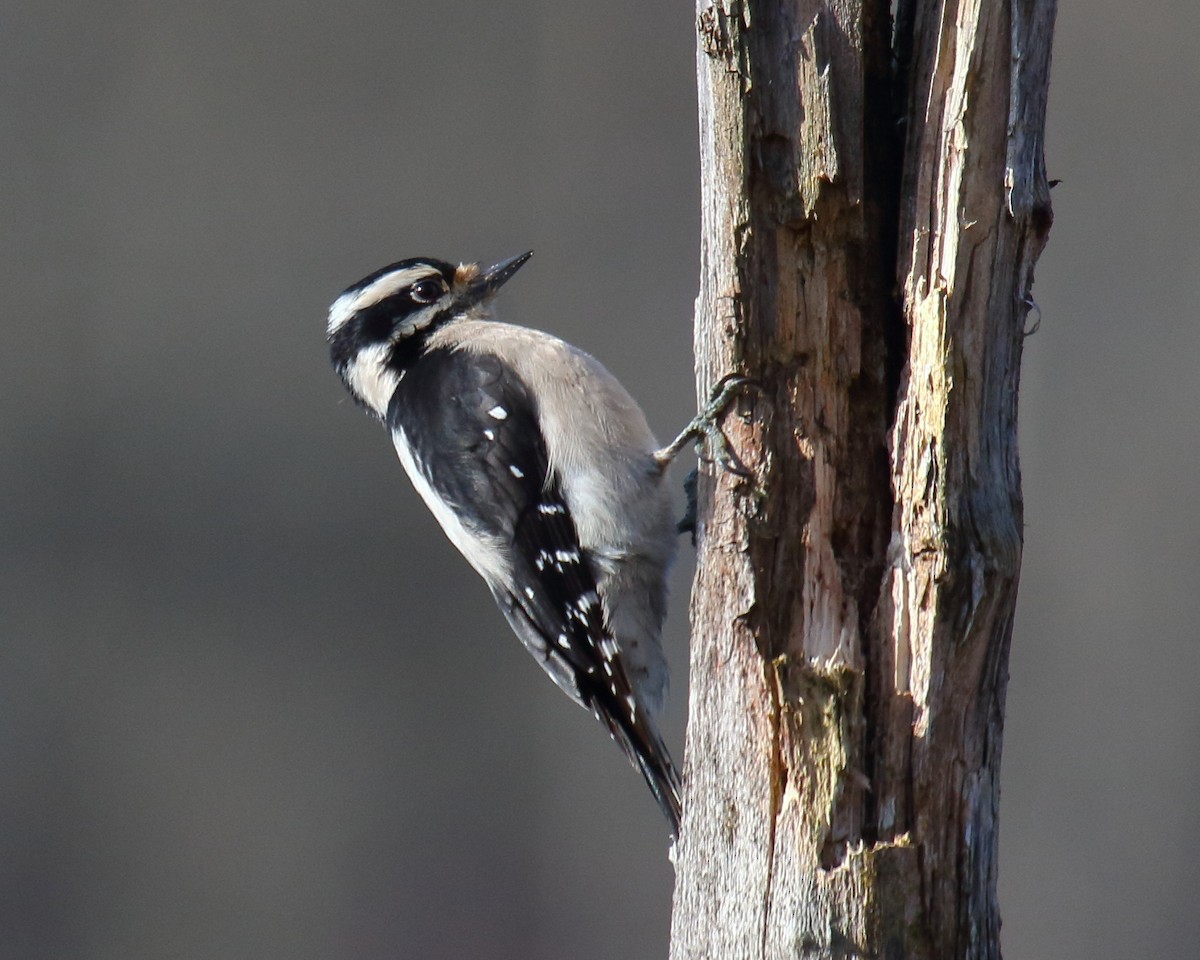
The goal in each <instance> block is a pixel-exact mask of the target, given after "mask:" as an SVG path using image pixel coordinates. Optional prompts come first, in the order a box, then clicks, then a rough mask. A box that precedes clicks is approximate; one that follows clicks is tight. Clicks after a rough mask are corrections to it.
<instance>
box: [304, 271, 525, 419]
mask: <svg viewBox="0 0 1200 960" xmlns="http://www.w3.org/2000/svg"><path fill="white" fill-rule="evenodd" d="M531 256H533V253H532V251H530V252H529V253H523V254H521V255H520V256H517V257H512V258H510V259H508V260H503V261H501V262H500V263H498V264H496V265H495V266H493V267H490V268H488V269H487V270H484V269H482V268H481V267H480V266H479V264H477V263H461V264H458V265H457V266H456V265H454V264H452V263H447V262H446V261H444V260H433V259H429V258H426V257H416V258H414V259H411V260H401V261H400V262H399V263H393V264H391V265H390V266H386V267H384V268H383V269H382V270H376V271H375V272H374V273H372V274H369V275H368V276H366V277H363V279H361V280H359V281H358V283H356V284H354V285H353V286H351V287H349V288H348V289H347V290H346V291H345V292H344V293H343V294H342V295H341V296H340V297H338V298H337V299H336V300H335V301H334V302H333V306H331V307H330V308H329V322H328V325H327V327H326V339H327V340H328V341H329V351H330V357H331V359H332V361H333V366H334V369H335V370H337V372H338V375H339V376H340V377H341V378H342V380H343V382H344V383H345V384H346V387H347V389H349V391H350V393H351V395H352V396H353V397H354V399H355V400H356V401H358V402H359V403H360V404H362V405H363V406H364V407H366V408H367V409H368V410H370V411H371V412H372V413H374V414H375V415H376V416H379V417H383V416H385V415H386V413H387V405H388V402H389V401H390V400H391V396H392V394H393V393H394V392H395V389H396V385H397V384H398V383H399V382H400V376H401V372H402V371H403V369H404V366H405V363H406V362H407V361H409V360H411V359H413V358H414V357H415V356H416V354H417V353H418V352H419V349H420V344H421V342H422V341H423V340H424V339H425V337H426V336H428V334H430V333H432V332H433V331H434V330H435V329H437V328H438V327H440V326H443V325H444V324H446V323H450V322H453V321H455V320H464V319H470V318H478V317H482V316H485V315H486V313H487V306H488V302H489V301H490V300H491V298H492V297H493V296H494V295H495V293H496V291H497V290H499V289H500V287H501V286H503V285H504V283H505V282H506V281H507V280H508V279H509V278H510V277H512V275H513V274H514V273H516V272H517V271H518V270H519V269H521V267H522V266H523V265H524V264H525V262H526V261H527V260H528V259H529V258H530V257H531Z"/></svg>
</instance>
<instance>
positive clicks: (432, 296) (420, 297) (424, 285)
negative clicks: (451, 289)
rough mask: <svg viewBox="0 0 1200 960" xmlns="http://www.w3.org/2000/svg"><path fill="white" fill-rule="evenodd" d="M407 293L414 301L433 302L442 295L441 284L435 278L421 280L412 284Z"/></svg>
mask: <svg viewBox="0 0 1200 960" xmlns="http://www.w3.org/2000/svg"><path fill="white" fill-rule="evenodd" d="M409 295H410V296H411V297H412V298H413V300H414V301H415V302H416V303H433V301H434V300H436V299H437V298H438V297H440V296H441V295H442V285H441V284H440V283H438V282H437V281H436V280H421V281H420V282H419V283H414V284H413V285H412V290H410V291H409Z"/></svg>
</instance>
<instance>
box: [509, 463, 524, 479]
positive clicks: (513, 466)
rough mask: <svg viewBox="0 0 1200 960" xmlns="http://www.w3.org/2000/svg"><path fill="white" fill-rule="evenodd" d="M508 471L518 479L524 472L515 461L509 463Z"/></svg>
mask: <svg viewBox="0 0 1200 960" xmlns="http://www.w3.org/2000/svg"><path fill="white" fill-rule="evenodd" d="M508 472H509V473H511V474H512V475H513V476H514V477H516V478H517V479H518V480H520V479H521V478H522V477H524V476H525V474H524V472H523V471H522V470H521V468H520V467H518V466H517V465H516V464H515V463H512V464H509V467H508Z"/></svg>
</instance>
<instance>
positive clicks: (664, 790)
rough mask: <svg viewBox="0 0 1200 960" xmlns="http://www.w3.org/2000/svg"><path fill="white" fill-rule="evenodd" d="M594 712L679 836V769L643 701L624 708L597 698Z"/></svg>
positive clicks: (673, 834) (681, 803) (672, 835)
mask: <svg viewBox="0 0 1200 960" xmlns="http://www.w3.org/2000/svg"><path fill="white" fill-rule="evenodd" d="M613 707H617V709H613ZM592 712H593V713H595V714H596V718H597V719H598V720H599V721H600V722H601V723H603V724H604V725H605V727H607V728H608V732H609V734H610V735H611V736H612V738H613V740H615V741H616V742H617V745H618V746H619V747H620V748H621V749H622V750H623V751H625V756H627V757H628V758H629V762H630V763H632V764H633V766H634V768H635V769H637V770H638V771H639V772H640V773H641V775H642V777H643V778H644V779H645V781H646V786H648V787H649V788H650V792H651V793H652V794H654V799H655V801H657V803H658V807H659V809H660V810H662V812H663V816H665V817H666V818H667V822H668V823H669V824H670V825H671V839H673V840H674V839H678V837H679V823H680V819H681V817H682V815H683V801H682V800H681V794H682V787H681V785H680V778H679V771H678V770H677V769H676V767H675V763H674V761H672V760H671V754H670V753H669V752H668V750H667V745H666V744H665V743H664V742H663V739H662V737H660V736H659V734H658V731H657V730H656V729H655V727H654V723H653V722H652V721H651V720H650V717H649V715H648V714H647V713H646V711H645V710H644V709H641V708H640V705H639V707H638V708H634V709H628V710H623V709H620V708H619V706H618V705H616V704H613V705H609V704H604V705H603V706H602V705H601V704H600V703H598V702H593V704H592Z"/></svg>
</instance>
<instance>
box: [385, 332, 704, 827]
mask: <svg viewBox="0 0 1200 960" xmlns="http://www.w3.org/2000/svg"><path fill="white" fill-rule="evenodd" d="M387 420H388V425H389V426H390V427H391V429H392V432H393V438H394V440H395V442H396V448H397V450H398V451H399V453H400V456H401V460H402V461H404V465H405V468H406V470H407V471H408V473H409V475H410V476H411V477H412V478H413V481H414V484H415V485H416V486H417V489H418V491H419V492H420V493H421V495H422V497H423V498H424V499H425V501H426V503H427V504H428V505H429V506H430V508H431V509H432V510H433V512H434V514H435V516H436V517H437V518H438V520H439V522H440V523H441V524H442V526H443V528H444V529H445V530H446V533H447V534H448V535H449V537H450V539H451V540H452V541H453V542H454V544H455V546H457V547H458V548H459V550H460V551H461V552H462V553H463V555H464V556H465V557H466V558H467V560H468V561H469V562H470V563H471V565H472V566H474V567H475V569H476V570H477V571H478V572H479V573H480V574H481V575H482V576H483V577H484V579H485V580H486V581H487V583H488V586H489V587H490V588H491V590H492V595H493V596H494V597H495V598H496V602H497V603H498V604H499V606H500V609H501V610H502V611H503V612H504V615H505V617H506V618H507V620H508V622H509V624H510V625H511V626H512V628H513V631H514V632H515V633H516V634H517V636H518V637H519V638H520V640H521V642H522V643H523V644H524V645H525V647H526V649H528V650H529V652H530V653H532V654H533V655H534V657H535V658H536V659H537V660H538V662H539V663H540V664H541V665H542V667H543V669H544V670H545V671H546V672H547V673H548V674H550V676H551V677H552V678H553V679H554V681H555V682H556V683H557V684H558V685H559V686H560V687H561V688H562V689H563V690H564V691H566V692H567V694H568V695H570V696H571V697H572V698H573V699H575V700H576V701H577V702H579V703H580V704H582V705H583V706H585V707H587V708H588V709H589V710H591V712H592V713H593V714H594V715H595V716H596V718H597V719H598V720H600V721H601V722H602V723H603V724H604V725H605V727H607V729H608V731H609V733H610V734H611V735H612V737H613V739H614V740H615V741H616V742H617V743H618V744H619V745H620V746H621V748H622V749H623V750H624V752H625V753H626V755H627V756H628V757H629V759H630V761H631V762H632V763H633V764H634V766H635V767H637V768H638V770H639V771H640V772H641V773H642V776H643V777H644V778H645V780H646V783H647V784H648V786H649V787H650V790H651V792H652V793H653V794H654V797H655V799H656V800H657V801H658V804H659V806H660V807H661V808H662V810H663V812H664V814H665V815H666V816H667V818H668V820H669V821H670V822H671V826H672V830H673V832H675V833H678V829H679V814H680V799H679V793H680V788H679V775H678V773H677V772H676V770H675V766H674V764H673V763H672V761H671V757H670V755H669V753H668V752H667V748H666V745H665V744H664V743H663V741H662V738H661V737H660V736H659V734H658V732H657V730H656V729H655V727H654V724H653V721H652V719H651V717H650V715H649V713H648V712H647V711H646V710H645V709H644V708H643V705H642V704H641V702H640V700H639V697H638V694H637V691H636V689H635V688H634V686H633V684H632V683H631V682H630V679H629V677H628V675H627V673H626V670H625V665H624V663H623V662H622V658H621V656H620V653H619V650H618V647H617V644H616V642H615V641H614V640H613V638H612V636H611V634H610V633H609V631H608V629H607V627H606V625H605V622H604V611H603V609H602V606H601V602H600V599H599V596H598V595H597V591H596V578H595V575H594V573H593V571H592V569H591V567H590V565H589V562H588V559H587V557H586V555H585V553H584V551H583V550H582V549H581V547H580V545H579V538H578V536H577V534H576V530H575V524H574V521H573V519H572V518H571V515H570V512H569V509H568V506H567V504H566V502H565V500H564V498H563V497H562V495H561V492H560V490H559V487H558V482H557V479H556V478H555V477H554V476H552V475H550V473H549V467H548V457H547V453H546V447H545V442H544V440H543V437H542V434H541V429H540V427H539V424H538V417H537V409H536V407H535V404H534V401H533V399H532V397H531V396H530V394H529V391H528V389H527V388H526V387H525V385H524V384H523V383H522V382H521V381H520V380H519V379H518V378H516V377H515V376H514V375H513V374H512V373H511V371H510V370H508V368H507V367H506V366H505V365H504V364H503V363H502V362H501V361H500V360H498V359H496V358H494V357H491V356H489V355H487V354H482V355H481V354H478V353H475V352H468V351H466V350H453V349H443V348H438V349H434V350H430V351H428V352H427V353H425V354H424V355H423V356H422V357H421V359H420V361H419V362H418V363H415V364H413V365H412V367H410V368H409V369H408V370H407V371H406V373H405V375H404V377H403V378H402V379H401V381H400V384H399V386H398V387H397V389H396V392H395V394H394V396H393V397H392V401H391V404H390V406H389V407H388V416H387Z"/></svg>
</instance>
